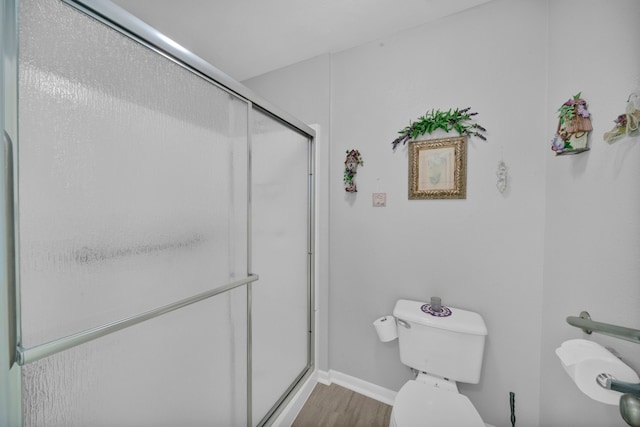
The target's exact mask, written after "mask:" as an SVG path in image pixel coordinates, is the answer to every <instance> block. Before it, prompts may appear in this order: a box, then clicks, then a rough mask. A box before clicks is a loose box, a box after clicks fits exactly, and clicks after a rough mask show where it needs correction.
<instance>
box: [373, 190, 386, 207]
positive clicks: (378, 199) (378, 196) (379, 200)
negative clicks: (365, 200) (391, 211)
mask: <svg viewBox="0 0 640 427" xmlns="http://www.w3.org/2000/svg"><path fill="white" fill-rule="evenodd" d="M373 206H374V207H385V206H387V193H373Z"/></svg>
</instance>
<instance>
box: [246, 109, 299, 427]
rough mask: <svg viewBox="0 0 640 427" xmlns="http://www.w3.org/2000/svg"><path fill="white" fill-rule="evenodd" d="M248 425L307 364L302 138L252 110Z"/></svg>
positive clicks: (261, 413) (278, 395)
mask: <svg viewBox="0 0 640 427" xmlns="http://www.w3.org/2000/svg"><path fill="white" fill-rule="evenodd" d="M253 129H254V133H253V137H252V145H251V159H252V180H253V184H252V227H253V241H252V246H253V250H252V266H253V270H254V271H255V272H256V273H258V274H259V275H260V280H259V281H258V282H256V283H255V284H254V285H253V287H252V289H253V291H252V327H253V331H252V338H253V355H252V360H253V383H252V388H253V424H254V425H256V424H257V423H258V422H259V421H260V420H261V419H262V418H263V417H264V416H265V415H266V413H267V412H268V411H269V409H271V407H272V406H273V405H274V404H275V403H276V401H277V400H278V399H279V398H280V397H281V396H282V394H283V393H284V392H285V391H286V390H287V388H288V387H289V386H290V385H291V384H292V382H293V381H294V380H295V379H296V377H297V376H298V375H300V374H301V373H302V372H303V370H304V369H305V368H306V366H307V355H308V350H307V346H308V318H309V311H308V308H309V305H308V290H307V286H308V280H307V277H308V265H307V252H308V242H307V236H308V223H307V221H308V218H307V216H308V214H307V212H308V199H309V196H308V185H307V183H308V164H309V161H308V156H309V154H308V153H309V142H308V140H307V138H306V137H304V136H302V135H300V134H299V133H297V132H295V131H293V130H292V129H290V128H288V127H287V126H285V125H283V124H281V123H280V122H278V121H276V120H274V119H272V118H271V117H269V116H267V115H265V114H263V113H260V112H258V111H256V112H255V113H254V114H253Z"/></svg>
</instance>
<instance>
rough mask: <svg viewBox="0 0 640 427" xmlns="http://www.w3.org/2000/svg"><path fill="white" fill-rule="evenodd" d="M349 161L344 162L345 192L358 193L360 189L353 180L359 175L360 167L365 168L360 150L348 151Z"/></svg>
mask: <svg viewBox="0 0 640 427" xmlns="http://www.w3.org/2000/svg"><path fill="white" fill-rule="evenodd" d="M346 153H347V159H346V160H345V161H344V191H346V192H347V193H357V192H358V188H357V187H356V183H355V181H354V180H353V179H354V178H355V176H356V173H358V166H364V162H363V161H362V156H361V155H360V152H359V151H358V150H351V151H349V150H347V151H346Z"/></svg>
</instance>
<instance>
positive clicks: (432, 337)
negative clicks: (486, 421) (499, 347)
mask: <svg viewBox="0 0 640 427" xmlns="http://www.w3.org/2000/svg"><path fill="white" fill-rule="evenodd" d="M443 307H444V306H443ZM429 308H430V306H429V304H427V303H424V302H418V301H409V300H398V302H396V306H395V308H394V310H393V315H394V316H395V318H396V319H397V323H398V341H399V344H400V360H401V361H402V363H404V364H405V365H407V366H410V367H412V368H415V369H417V370H419V371H423V372H427V373H429V374H435V375H438V376H441V377H444V378H448V379H450V380H454V381H459V382H465V383H472V384H477V383H478V382H479V381H480V370H481V368H482V357H483V354H484V341H485V338H486V336H487V326H486V325H485V323H484V320H483V319H482V316H480V315H479V314H478V313H474V312H472V311H466V310H462V309H459V308H454V307H449V306H447V307H446V309H448V310H450V312H451V314H450V315H448V316H446V317H441V315H442V314H448V311H446V310H445V312H444V313H436V315H433V314H430V313H429V311H430V310H429Z"/></svg>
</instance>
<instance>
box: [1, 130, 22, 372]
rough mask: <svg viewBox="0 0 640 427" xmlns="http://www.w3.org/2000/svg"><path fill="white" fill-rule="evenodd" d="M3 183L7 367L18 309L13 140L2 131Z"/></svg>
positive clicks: (12, 353) (12, 359)
mask: <svg viewBox="0 0 640 427" xmlns="http://www.w3.org/2000/svg"><path fill="white" fill-rule="evenodd" d="M2 139H3V155H4V162H3V166H4V170H3V176H2V178H3V180H4V182H3V185H2V188H1V189H0V191H1V192H2V195H3V199H4V206H3V211H4V212H3V213H2V218H3V220H4V224H3V225H2V226H3V227H4V230H3V232H4V242H2V244H3V245H4V252H5V257H4V260H3V261H2V262H4V263H5V265H4V269H5V277H4V278H2V279H3V280H4V281H5V286H6V288H7V289H6V295H7V325H8V334H9V346H8V347H9V348H8V350H9V367H11V366H13V364H14V363H15V362H16V357H17V350H18V311H17V300H16V294H17V290H16V274H15V266H16V262H15V261H16V256H15V247H16V245H15V228H14V216H13V214H14V198H13V184H14V183H13V142H12V141H11V137H10V136H9V134H8V133H7V131H6V130H5V131H4V135H3V138H2Z"/></svg>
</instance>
